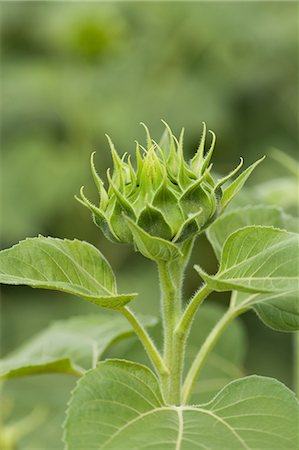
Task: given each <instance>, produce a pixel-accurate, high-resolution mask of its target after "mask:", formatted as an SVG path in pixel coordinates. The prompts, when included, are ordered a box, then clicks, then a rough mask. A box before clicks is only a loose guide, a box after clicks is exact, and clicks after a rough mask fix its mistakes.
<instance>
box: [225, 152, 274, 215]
mask: <svg viewBox="0 0 299 450" xmlns="http://www.w3.org/2000/svg"><path fill="white" fill-rule="evenodd" d="M264 159H265V156H263V157H262V158H260V159H259V160H257V161H256V162H255V163H253V164H251V166H249V167H247V169H246V170H244V172H242V173H241V175H239V176H238V178H236V179H235V180H234V181H233V182H232V183H231V184H230V185H229V186H228V187H227V188H225V189H224V191H223V195H222V198H221V200H220V208H221V209H222V210H223V209H224V208H226V206H227V205H228V204H229V203H230V202H231V200H232V199H233V198H234V197H235V196H236V195H237V193H238V192H239V191H240V190H241V189H242V187H243V186H244V184H245V183H246V181H247V179H248V178H249V176H250V175H251V173H252V172H253V170H254V169H255V168H256V166H258V165H259V164H260V163H261V162H262V161H263V160H264Z"/></svg>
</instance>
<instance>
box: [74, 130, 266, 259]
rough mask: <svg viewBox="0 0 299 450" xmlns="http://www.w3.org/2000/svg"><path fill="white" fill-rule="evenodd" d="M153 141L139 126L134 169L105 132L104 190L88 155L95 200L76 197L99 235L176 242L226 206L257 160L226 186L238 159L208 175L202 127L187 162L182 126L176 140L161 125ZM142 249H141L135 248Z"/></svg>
mask: <svg viewBox="0 0 299 450" xmlns="http://www.w3.org/2000/svg"><path fill="white" fill-rule="evenodd" d="M165 126H166V128H165V132H164V134H163V136H162V139H161V141H160V142H159V143H157V142H155V141H154V140H153V139H152V138H151V136H150V133H149V130H148V129H147V127H146V126H145V125H144V127H145V130H146V134H147V148H146V149H145V148H144V147H142V146H141V145H139V144H138V143H137V145H136V168H134V167H133V165H132V163H131V159H130V156H129V157H127V155H126V154H124V155H123V157H122V158H120V157H119V155H118V153H117V152H116V150H115V148H114V145H113V143H112V141H111V139H110V138H109V137H108V136H107V137H108V141H109V145H110V149H111V154H112V159H113V164H114V168H113V173H112V174H111V173H110V170H109V169H108V171H107V180H108V189H107V190H106V189H105V187H104V183H103V181H102V180H101V178H100V177H99V175H98V174H97V172H96V169H95V166H94V160H93V157H94V154H93V155H92V158H91V168H92V173H93V177H94V180H95V183H96V185H97V188H98V191H99V195H100V203H99V206H98V207H97V206H95V205H94V204H93V203H91V202H90V201H89V200H88V199H87V198H86V197H85V195H84V192H83V187H82V188H81V191H80V194H81V198H80V199H79V198H77V199H78V200H79V201H80V202H81V203H83V204H84V205H85V206H87V207H88V208H89V209H90V210H91V212H92V214H93V219H94V222H95V223H96V225H98V226H99V227H100V229H101V230H102V231H103V233H104V234H105V236H106V237H107V238H108V239H109V240H111V241H114V242H121V243H134V244H135V246H136V247H137V248H138V247H139V245H138V239H135V237H136V233H137V234H138V231H140V233H142V239H143V240H144V239H145V236H148V238H149V239H151V238H158V239H159V241H160V242H162V241H164V242H165V241H168V242H171V243H172V244H175V245H176V246H177V247H180V244H181V243H182V242H184V241H186V240H188V239H190V238H193V237H194V236H196V235H198V234H199V233H201V232H202V231H203V230H204V229H205V228H206V227H207V226H208V225H209V224H210V223H211V222H212V221H213V220H214V219H215V218H216V217H217V216H218V215H219V213H221V211H222V210H223V209H224V208H225V207H226V206H227V204H228V203H229V201H230V200H231V199H232V198H233V197H234V196H235V195H236V194H237V192H238V191H239V190H240V189H241V187H242V186H243V184H244V183H245V181H246V179H247V178H248V176H249V175H250V173H251V172H252V170H253V169H254V167H255V166H256V165H257V164H258V163H259V162H260V160H259V161H257V162H256V163H254V164H253V165H252V166H250V167H249V168H248V169H247V170H246V171H245V172H243V173H242V174H241V175H239V177H238V178H237V179H235V180H234V181H233V182H232V183H231V184H230V185H229V186H228V187H227V188H226V189H224V190H222V186H223V185H224V184H225V183H227V181H228V180H229V179H230V178H231V177H233V176H234V175H235V174H236V173H237V172H238V171H239V169H240V168H241V166H242V163H243V161H242V159H241V163H240V164H239V165H238V167H237V168H236V169H235V170H234V171H232V172H231V173H230V174H229V175H228V176H226V177H224V178H222V179H220V180H218V181H215V180H214V178H213V176H212V175H211V168H212V164H211V157H212V154H213V150H214V146H215V141H216V137H215V134H214V133H213V132H211V134H212V142H211V144H210V147H209V149H208V150H205V143H206V134H207V133H206V126H205V125H204V128H203V134H202V137H201V141H200V144H199V147H198V150H197V152H196V153H195V155H194V157H193V158H192V159H191V161H190V162H186V161H185V159H184V154H183V136H184V130H182V132H181V134H180V136H179V139H177V138H176V137H175V136H174V135H173V134H172V131H171V129H170V128H169V126H168V125H167V124H165ZM139 250H140V251H141V252H143V251H142V250H141V249H139Z"/></svg>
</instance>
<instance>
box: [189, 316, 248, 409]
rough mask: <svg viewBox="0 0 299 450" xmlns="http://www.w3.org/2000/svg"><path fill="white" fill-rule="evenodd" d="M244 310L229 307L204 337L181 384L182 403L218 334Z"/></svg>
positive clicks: (218, 336) (190, 390)
mask: <svg viewBox="0 0 299 450" xmlns="http://www.w3.org/2000/svg"><path fill="white" fill-rule="evenodd" d="M243 312H244V310H243V309H231V308H229V309H228V310H227V311H226V313H225V314H224V315H223V316H222V318H221V319H220V320H219V322H218V323H217V324H216V325H215V327H214V328H213V329H212V331H211V332H210V334H209V335H208V337H207V338H206V340H205V342H204V343H203V345H202V347H201V348H200V350H199V352H198V353H197V356H196V358H195V360H194V361H193V364H192V366H191V368H190V370H189V372H188V374H187V376H186V379H185V382H184V385H183V391H182V403H183V404H186V403H187V402H188V400H189V398H190V395H191V392H192V388H193V386H194V384H195V382H196V380H197V378H198V375H199V373H200V371H201V369H202V367H203V365H204V363H205V361H206V359H207V356H208V355H209V353H210V352H211V350H212V349H213V348H214V346H215V344H216V343H217V341H218V339H219V338H220V336H221V335H222V334H223V332H224V331H225V330H226V327H227V326H228V325H229V324H230V323H231V322H232V321H233V320H234V319H235V318H236V317H237V316H238V315H240V314H242V313H243Z"/></svg>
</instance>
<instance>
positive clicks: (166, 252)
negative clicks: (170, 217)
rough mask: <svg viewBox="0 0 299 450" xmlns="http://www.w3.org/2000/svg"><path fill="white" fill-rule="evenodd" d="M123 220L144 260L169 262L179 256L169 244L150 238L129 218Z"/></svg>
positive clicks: (177, 250) (174, 247) (178, 252)
mask: <svg viewBox="0 0 299 450" xmlns="http://www.w3.org/2000/svg"><path fill="white" fill-rule="evenodd" d="M125 219H126V221H127V224H128V226H129V227H130V230H131V232H132V234H133V237H134V241H135V244H136V246H137V248H138V250H139V251H140V253H142V254H143V256H145V257H146V258H149V259H152V260H153V261H161V260H162V261H170V260H172V259H175V258H177V257H179V256H181V252H180V250H179V249H178V248H177V247H176V246H175V245H174V244H172V243H171V242H169V241H166V240H165V239H161V238H158V237H155V236H151V235H150V234H148V233H146V231H144V230H143V229H142V228H140V227H139V226H138V225H137V224H136V223H135V222H133V220H131V219H130V218H129V217H125Z"/></svg>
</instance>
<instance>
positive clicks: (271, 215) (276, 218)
mask: <svg viewBox="0 0 299 450" xmlns="http://www.w3.org/2000/svg"><path fill="white" fill-rule="evenodd" d="M248 225H269V226H273V227H276V228H281V229H284V230H287V231H294V232H296V231H298V219H297V218H295V217H292V216H290V215H288V214H285V213H284V212H283V210H282V209H280V208H277V207H275V206H266V205H261V206H260V205H259V206H247V207H245V208H238V209H235V210H233V211H232V212H229V213H227V214H223V215H222V216H220V217H219V218H218V219H217V220H215V222H214V223H213V224H212V225H211V226H210V227H209V229H208V230H207V237H208V239H209V241H210V243H211V245H212V247H213V249H214V251H215V254H216V256H217V258H218V259H220V256H221V251H222V247H223V244H224V242H225V241H226V239H227V238H228V236H229V235H230V234H232V233H233V232H234V231H236V230H238V229H239V228H243V227H246V226H248Z"/></svg>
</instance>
